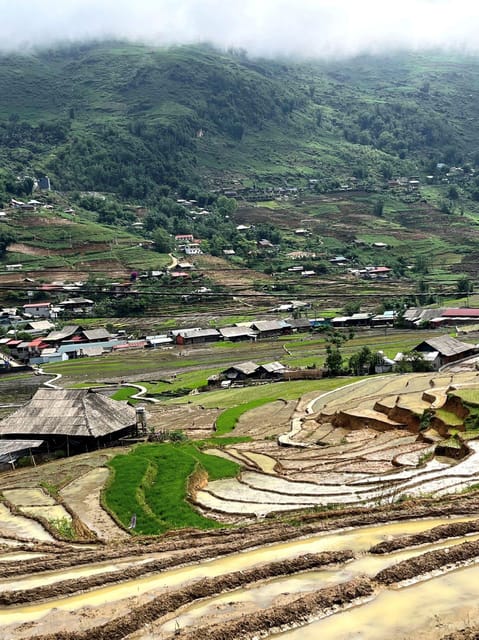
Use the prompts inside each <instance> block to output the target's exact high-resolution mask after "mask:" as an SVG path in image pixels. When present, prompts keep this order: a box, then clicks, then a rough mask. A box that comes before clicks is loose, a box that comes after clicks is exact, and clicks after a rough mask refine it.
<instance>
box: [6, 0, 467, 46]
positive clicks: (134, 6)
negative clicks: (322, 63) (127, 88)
mask: <svg viewBox="0 0 479 640" xmlns="http://www.w3.org/2000/svg"><path fill="white" fill-rule="evenodd" d="M0 15H1V16H2V19H1V25H2V28H1V35H2V37H1V39H0V49H1V50H3V51H11V50H25V49H27V50H28V49H29V48H32V47H39V46H40V47H41V46H51V45H55V44H60V43H64V42H70V41H79V40H88V39H102V38H120V39H129V40H135V41H143V42H147V43H152V44H156V45H169V44H183V43H184V44H187V43H198V42H211V43H213V44H215V45H217V46H219V47H223V48H228V47H236V48H244V49H246V50H247V51H248V52H249V53H251V54H252V55H267V56H275V55H295V56H301V57H331V56H335V57H336V56H348V55H355V54H358V53H364V52H373V53H377V52H383V51H387V50H391V49H431V48H445V49H455V50H461V51H467V52H471V53H476V52H478V51H479V38H478V37H477V33H478V30H479V3H473V2H472V1H470V0H463V1H462V2H454V3H453V2H451V0H403V1H402V2H400V3H396V2H391V1H389V2H388V1H387V0H361V1H359V0H65V1H64V2H63V3H60V2H58V0H17V1H16V2H12V0H0Z"/></svg>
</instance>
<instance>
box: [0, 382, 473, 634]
mask: <svg viewBox="0 0 479 640" xmlns="http://www.w3.org/2000/svg"><path fill="white" fill-rule="evenodd" d="M476 380H477V378H476V375H475V372H465V373H460V374H459V373H458V374H446V375H444V374H440V375H435V376H431V374H424V375H422V374H420V375H411V376H389V377H383V378H379V377H378V378H374V379H371V380H367V381H365V382H360V383H356V384H354V385H350V386H349V387H345V388H342V389H337V390H336V391H334V392H329V393H326V394H323V395H318V394H317V393H316V394H308V395H307V396H305V397H303V398H301V399H300V401H299V402H297V403H291V402H284V403H283V402H281V401H276V402H274V403H272V406H271V407H270V412H269V414H268V405H265V406H262V407H257V408H255V409H253V410H252V411H251V412H248V413H246V414H243V415H242V416H241V417H240V419H239V421H238V425H237V427H236V429H237V433H234V434H233V435H242V436H244V435H249V436H251V435H253V439H252V440H251V441H249V442H244V441H243V442H239V441H236V442H235V443H233V444H227V445H224V446H221V444H220V443H221V440H216V441H215V442H214V444H213V443H212V444H211V445H210V446H209V448H207V449H203V450H202V451H199V450H198V451H196V450H194V449H193V445H191V444H188V445H185V448H184V450H181V451H182V455H186V453H187V450H188V451H189V452H190V455H192V456H193V457H195V459H197V461H198V464H200V463H202V464H204V465H205V468H210V469H211V470H212V471H213V470H214V469H219V468H220V467H221V465H218V463H215V464H214V465H213V464H211V462H207V460H206V458H205V456H208V455H209V456H217V457H220V458H225V459H226V460H228V461H231V462H235V463H236V464H237V465H238V468H239V470H240V471H239V473H238V474H237V475H236V477H235V476H234V474H233V475H232V476H231V477H224V476H217V477H221V479H217V480H211V479H208V477H207V475H206V474H205V473H199V472H198V467H196V470H195V473H194V474H193V475H192V478H193V476H194V482H193V481H190V483H189V484H188V487H187V490H188V501H189V503H190V505H193V506H195V507H196V508H197V509H198V511H199V514H200V515H201V516H206V518H208V519H210V520H216V525H217V527H216V528H214V529H212V530H209V531H200V530H193V529H187V530H184V531H180V532H174V531H171V532H170V533H169V534H168V535H167V536H163V537H154V536H152V537H141V536H138V535H136V536H133V537H130V536H131V533H132V532H131V531H129V530H128V529H127V528H126V527H121V526H119V524H118V521H117V520H115V519H114V518H113V517H112V516H111V515H110V514H108V513H107V512H106V511H105V510H104V509H103V507H102V499H101V492H102V489H103V488H104V487H105V483H107V481H108V474H109V471H108V467H107V466H106V465H107V463H108V461H109V460H110V459H111V457H112V456H113V455H115V453H118V452H103V451H100V452H96V453H94V454H88V455H84V456H77V457H76V458H72V459H70V460H68V461H58V462H55V463H50V465H45V467H37V468H35V469H28V470H18V471H16V472H8V473H6V474H3V476H0V490H1V491H2V497H3V500H4V502H0V549H1V551H2V554H1V568H2V577H1V578H0V637H1V638H8V639H9V640H26V639H27V638H36V639H37V640H60V639H61V640H107V639H108V640H110V639H111V638H115V639H122V638H128V639H130V640H152V639H153V638H154V639H155V640H157V639H160V640H161V639H167V638H168V639H169V638H173V637H177V636H178V635H179V636H180V637H182V638H188V639H189V640H202V639H203V638H204V639H205V640H206V639H208V640H216V639H218V640H220V639H224V638H228V640H229V639H231V640H235V639H240V638H241V639H242V640H243V639H251V640H252V639H253V638H257V637H281V638H285V639H288V640H289V639H290V638H291V639H293V640H296V639H297V638H301V640H303V639H309V638H314V639H316V638H317V637H327V638H328V639H331V640H340V639H341V640H353V638H354V639H357V638H367V639H368V640H370V639H373V640H374V638H378V640H379V638H386V637H387V638H388V640H394V639H396V640H403V639H404V638H405V637H411V634H413V633H414V634H418V635H420V636H421V638H425V639H426V640H432V639H433V638H434V640H435V639H436V638H442V637H444V638H446V636H447V635H448V634H449V635H450V638H448V640H452V638H454V640H456V639H458V638H460V637H462V636H461V635H457V634H461V633H463V632H462V631H461V628H462V627H464V626H465V620H467V619H472V618H471V617H472V616H474V615H476V613H478V612H479V611H478V609H479V608H478V606H477V604H476V603H477V600H478V597H479V586H477V585H479V579H478V578H479V573H478V572H479V569H478V567H479V492H477V491H474V490H471V487H473V486H474V485H475V484H479V440H475V439H474V437H472V438H471V433H469V432H468V434H467V437H466V434H463V438H462V439H463V441H464V442H463V445H464V452H462V453H461V455H459V456H458V457H457V458H456V459H453V458H452V457H448V455H445V453H446V454H447V452H448V451H447V450H446V451H443V450H441V451H440V455H439V454H438V450H437V447H438V445H441V443H443V442H447V441H449V440H454V438H455V437H456V436H454V435H451V433H449V431H451V430H452V428H453V425H452V424H448V423H447V422H444V416H446V418H447V415H449V414H451V415H454V418H455V420H454V421H452V419H451V423H452V422H455V423H456V422H457V411H459V410H460V409H461V407H462V408H464V407H463V406H462V405H461V402H462V400H460V399H458V397H459V396H461V394H462V396H464V398H467V397H469V398H471V397H473V396H474V393H473V391H474V388H475V386H476ZM457 390H459V391H460V393H459V392H458V394H457V397H456V396H454V392H455V391H457ZM451 394H452V396H451ZM471 394H472V395H471ZM451 398H452V399H451ZM155 410H156V411H157V414H156V419H157V420H158V425H159V427H160V428H163V424H164V422H162V420H171V423H172V424H175V425H179V424H182V423H184V422H186V421H188V419H189V418H190V419H191V422H192V426H191V432H190V434H192V433H196V434H197V436H198V437H202V438H203V437H204V436H205V435H211V433H212V431H213V427H214V421H215V419H216V417H217V416H218V415H219V412H218V411H212V412H211V411H209V410H208V411H207V412H206V411H205V412H202V411H201V410H200V409H199V408H198V407H195V408H194V409H190V408H189V407H183V408H182V409H181V410H179V409H178V410H177V409H175V408H174V407H172V408H169V409H168V411H169V413H168V414H163V417H162V414H161V407H155ZM436 410H438V411H437V414H438V415H442V416H443V418H442V419H441V418H439V417H436V415H435V413H434V412H435V411H436ZM441 410H442V413H440V412H441ZM424 414H426V415H427V416H429V417H428V421H427V424H426V423H425V422H424ZM429 414H430V415H429ZM188 417H189V418H188ZM175 421H176V422H175ZM421 421H422V422H421ZM454 430H457V425H454ZM441 433H442V434H443V435H441ZM472 435H474V434H472ZM478 435H479V434H478ZM149 446H150V447H151V446H152V445H149ZM158 446H161V445H158ZM145 451H150V450H149V449H145ZM178 451H180V449H179V450H178ZM121 453H122V457H124V454H126V453H127V451H125V450H122V451H121ZM152 455H153V456H154V455H155V454H154V452H153V453H152ZM451 455H452V454H451ZM160 459H163V458H161V456H158V460H160ZM221 462H222V464H223V466H224V465H225V463H224V461H221ZM55 465H56V466H55ZM229 466H230V467H233V465H229ZM192 468H193V467H192ZM151 471H152V470H151V468H150V473H151ZM132 489H133V490H134V489H135V487H132ZM142 490H143V495H144V497H145V499H146V503H145V507H144V508H145V509H146V510H148V508H150V509H151V508H152V507H153V505H154V502H153V501H152V502H148V500H149V491H148V489H147V488H145V486H143V488H142ZM465 490H468V491H467V492H466V493H464V491H465ZM410 498H414V500H410ZM263 519H264V520H263ZM52 520H53V521H55V520H57V521H58V520H60V521H71V526H72V528H73V529H74V531H75V535H76V539H75V541H68V540H66V539H64V540H60V539H59V531H58V530H56V529H55V527H52V526H51V522H52ZM200 521H201V519H200V518H199V519H198V522H200ZM224 524H228V525H229V526H228V527H224V526H223V525H224ZM426 578H427V581H424V579H426ZM406 586H407V587H408V588H404V587H406ZM434 594H436V596H435V599H434ZM433 600H434V602H435V607H434V608H431V607H422V608H421V609H418V607H417V602H424V601H427V602H430V601H433ZM436 611H439V612H440V620H439V619H436V618H435V616H434V614H435V613H436ZM385 612H388V614H387V615H385ZM471 633H472V634H473V633H474V631H471ZM358 634H359V635H358ZM451 634H452V635H451ZM454 634H456V635H454ZM471 637H474V636H472V635H471Z"/></svg>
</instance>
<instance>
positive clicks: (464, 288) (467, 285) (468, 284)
mask: <svg viewBox="0 0 479 640" xmlns="http://www.w3.org/2000/svg"><path fill="white" fill-rule="evenodd" d="M473 288H474V287H473V284H472V281H471V279H470V278H468V277H467V276H461V277H460V278H459V279H458V280H457V281H456V290H457V292H458V293H470V292H471V291H472V290H473Z"/></svg>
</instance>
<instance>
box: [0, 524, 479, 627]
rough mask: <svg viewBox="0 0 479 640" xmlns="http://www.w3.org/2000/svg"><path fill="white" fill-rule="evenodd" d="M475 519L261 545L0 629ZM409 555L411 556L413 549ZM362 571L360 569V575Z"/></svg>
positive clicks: (25, 609)
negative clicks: (153, 591) (281, 562)
mask: <svg viewBox="0 0 479 640" xmlns="http://www.w3.org/2000/svg"><path fill="white" fill-rule="evenodd" d="M474 518H475V516H464V517H460V518H441V519H439V518H438V519H429V520H417V521H406V522H396V523H392V524H386V525H380V526H376V527H365V528H363V529H356V530H354V531H344V532H342V533H338V532H335V533H330V534H322V535H318V536H314V537H312V538H307V539H305V540H296V541H293V542H285V543H281V544H275V545H271V546H268V547H262V548H261V549H254V550H252V551H244V552H241V553H238V554H234V555H232V556H229V557H225V558H219V559H217V560H211V561H208V562H203V563H201V564H199V565H197V566H187V567H181V568H179V569H173V570H171V571H165V572H163V573H161V574H154V575H152V576H148V577H145V578H138V579H136V580H131V581H129V582H127V583H123V584H116V585H111V586H108V587H103V588H99V589H96V590H93V591H91V592H88V593H83V594H79V595H75V596H72V597H70V598H62V599H58V600H51V601H48V602H45V603H40V604H38V605H28V606H21V607H15V608H14V609H13V608H10V609H0V625H6V624H12V623H19V622H29V621H32V620H37V619H39V618H41V617H42V616H43V615H45V614H48V613H49V611H51V610H52V609H53V608H57V609H62V610H67V611H74V610H77V609H80V608H81V607H85V606H100V605H103V604H105V603H111V602H115V601H118V600H122V599H124V598H129V597H132V596H139V595H141V594H144V593H146V592H148V591H152V590H159V589H165V588H172V587H175V588H177V587H178V586H179V585H182V584H184V583H186V582H190V581H192V580H198V579H200V578H204V577H214V576H219V575H224V574H227V573H231V572H234V571H240V570H242V569H248V568H250V567H253V566H255V565H258V564H262V563H266V562H274V561H279V560H283V559H286V558H293V557H296V556H298V555H302V554H305V553H318V552H320V551H333V550H341V549H353V550H354V551H356V552H360V551H365V550H367V549H369V547H370V546H372V545H373V544H377V543H378V542H380V541H382V540H385V539H387V538H389V537H390V536H397V535H403V534H410V533H416V532H419V531H424V530H425V529H428V528H432V527H435V526H438V525H440V524H446V523H451V522H463V521H466V520H473V519H474ZM423 551H424V548H422V549H421V550H417V551H416V554H417V553H421V552H423ZM411 553H414V551H412V552H411ZM396 559H397V556H395V557H394V561H396ZM97 567H98V565H90V566H89V567H88V570H89V572H90V573H91V574H92V573H93V572H95V571H96V569H97ZM102 570H103V571H104V570H105V565H103V566H102ZM364 570H365V569H364V568H363V569H362V571H364ZM50 575H55V576H56V578H57V580H64V579H67V578H68V577H69V572H68V571H58V572H52V574H50ZM84 575H88V574H84ZM72 577H76V576H72Z"/></svg>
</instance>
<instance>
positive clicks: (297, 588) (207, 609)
mask: <svg viewBox="0 0 479 640" xmlns="http://www.w3.org/2000/svg"><path fill="white" fill-rule="evenodd" d="M477 539H479V534H477V535H474V536H471V537H467V540H468V541H471V540H477ZM464 541H465V538H458V539H457V540H454V541H451V542H442V543H437V544H432V545H424V546H423V547H421V548H417V549H410V550H407V551H401V552H400V553H394V554H391V555H384V556H371V555H367V556H364V557H362V558H359V559H358V560H353V561H352V562H350V563H347V564H346V565H344V566H342V567H340V568H339V569H338V568H337V567H331V568H328V569H323V570H321V571H308V572H305V573H302V574H297V575H294V576H286V577H280V578H277V579H273V580H270V581H268V582H266V583H264V584H262V585H259V586H257V587H250V588H245V589H238V590H237V591H234V592H230V593H225V594H222V595H220V596H218V597H214V598H209V599H207V600H203V601H202V602H201V603H197V604H194V605H192V606H191V607H187V608H185V609H184V610H183V611H182V613H181V614H180V615H178V616H176V617H175V619H174V620H171V621H169V622H167V623H165V624H163V625H161V627H159V628H158V629H155V634H156V633H158V632H161V633H173V632H174V630H175V624H176V621H178V623H179V625H180V627H181V628H185V627H191V626H192V625H195V624H197V625H198V624H205V620H202V621H201V622H199V619H200V618H206V617H207V616H212V615H215V614H217V613H218V612H221V609H222V608H225V607H226V606H227V605H232V604H238V603H248V604H251V605H254V607H255V608H256V607H258V608H266V607H271V606H273V604H274V601H275V599H276V598H277V597H278V596H280V595H282V594H286V593H292V594H295V596H299V595H300V594H301V593H306V592H310V591H315V590H317V589H319V588H324V587H327V586H332V585H335V584H340V583H342V582H346V581H348V580H352V579H353V578H355V577H357V576H359V575H363V574H366V575H368V576H374V575H375V574H376V573H378V572H379V571H381V570H382V569H385V568H387V567H389V566H391V565H393V564H396V563H397V562H401V561H402V560H407V559H409V558H413V557H415V556H418V555H420V554H421V553H425V552H426V551H432V550H435V549H443V548H446V547H452V546H455V545H456V544H461V543H462V542H464ZM236 613H238V611H236ZM155 637H158V636H155V635H150V634H148V633H147V634H145V633H144V632H143V633H140V635H139V636H135V638H141V639H142V640H153V639H154V638H155ZM328 638H329V636H328Z"/></svg>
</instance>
